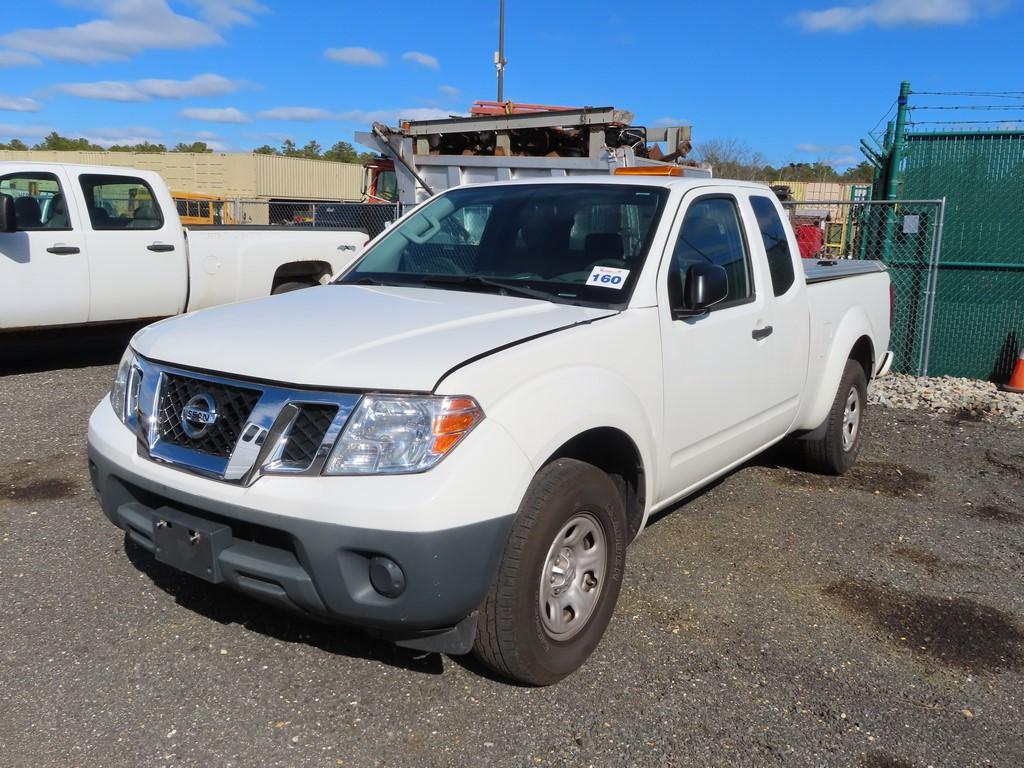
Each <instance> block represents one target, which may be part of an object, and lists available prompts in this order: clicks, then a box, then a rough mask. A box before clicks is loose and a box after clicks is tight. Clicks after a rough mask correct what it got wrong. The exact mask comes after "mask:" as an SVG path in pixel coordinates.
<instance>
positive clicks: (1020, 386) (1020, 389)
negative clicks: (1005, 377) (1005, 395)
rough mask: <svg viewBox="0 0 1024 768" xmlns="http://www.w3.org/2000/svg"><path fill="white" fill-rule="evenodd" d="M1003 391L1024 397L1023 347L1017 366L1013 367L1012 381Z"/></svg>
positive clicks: (1018, 356)
mask: <svg viewBox="0 0 1024 768" xmlns="http://www.w3.org/2000/svg"><path fill="white" fill-rule="evenodd" d="M1003 390H1004V391H1006V392H1016V393H1017V394H1018V395H1024V347H1021V350H1020V354H1019V355H1017V364H1016V365H1014V366H1013V373H1011V374H1010V380H1009V381H1008V382H1006V386H1004V387H1003Z"/></svg>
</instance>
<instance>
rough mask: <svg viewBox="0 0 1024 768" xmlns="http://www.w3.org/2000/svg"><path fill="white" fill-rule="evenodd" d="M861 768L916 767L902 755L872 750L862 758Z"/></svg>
mask: <svg viewBox="0 0 1024 768" xmlns="http://www.w3.org/2000/svg"><path fill="white" fill-rule="evenodd" d="M861 768H916V766H915V765H914V764H913V763H912V762H910V761H909V760H904V759H903V758H902V757H893V756H892V755H889V754H886V753H885V752H872V753H870V754H869V755H868V756H867V757H865V758H864V761H863V762H862V763H861Z"/></svg>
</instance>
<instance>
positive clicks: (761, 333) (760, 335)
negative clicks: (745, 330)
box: [750, 325, 775, 341]
mask: <svg viewBox="0 0 1024 768" xmlns="http://www.w3.org/2000/svg"><path fill="white" fill-rule="evenodd" d="M774 330H775V329H774V328H772V327H771V326H770V325H766V326H765V327H764V328H755V329H754V330H752V331H751V332H750V335H751V337H752V338H753V339H754V341H760V340H761V339H767V338H768V337H769V336H771V335H772V331H774Z"/></svg>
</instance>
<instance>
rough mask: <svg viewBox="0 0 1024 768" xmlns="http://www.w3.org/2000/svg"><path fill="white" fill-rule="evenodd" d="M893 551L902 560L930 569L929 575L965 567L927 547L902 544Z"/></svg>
mask: <svg viewBox="0 0 1024 768" xmlns="http://www.w3.org/2000/svg"><path fill="white" fill-rule="evenodd" d="M892 553H893V555H894V556H895V557H897V558H899V559H900V560H905V561H906V562H908V563H913V564H914V565H919V566H921V567H922V568H924V569H925V570H926V571H928V573H929V575H933V576H934V575H936V574H938V573H941V572H943V571H951V570H959V569H961V568H963V567H964V564H963V563H955V562H952V561H950V560H946V559H944V558H941V557H939V556H938V555H936V554H935V553H934V552H929V551H928V550H926V549H919V548H918V547H911V546H907V545H906V544H900V545H898V546H896V547H893V550H892Z"/></svg>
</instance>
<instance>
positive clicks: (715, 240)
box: [672, 197, 754, 308]
mask: <svg viewBox="0 0 1024 768" xmlns="http://www.w3.org/2000/svg"><path fill="white" fill-rule="evenodd" d="M703 262H707V263H711V264H717V265H718V266H720V267H722V268H723V269H725V273H726V275H727V276H728V278H729V293H728V295H727V297H726V299H725V300H724V301H723V302H722V303H721V304H719V305H716V307H717V308H721V307H723V306H727V305H730V304H740V303H742V302H744V301H747V300H749V299H751V298H753V296H754V289H753V285H752V284H751V279H750V258H749V257H748V255H747V248H746V243H745V242H744V240H743V231H742V229H741V228H740V219H739V213H738V211H737V209H736V201H735V200H734V199H733V198H731V197H707V198H701V199H700V200H697V201H696V202H694V203H693V204H691V205H690V207H689V209H688V210H687V211H686V218H685V219H683V226H682V229H680V231H679V239H678V240H677V241H676V247H675V250H674V251H673V254H672V266H673V271H674V272H676V273H677V276H674V277H673V278H672V280H673V282H674V283H675V284H677V285H681V284H682V280H681V278H684V277H685V275H686V271H687V270H688V269H689V268H690V265H692V264H700V263H703ZM684 291H685V287H684ZM683 295H685V294H683Z"/></svg>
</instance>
